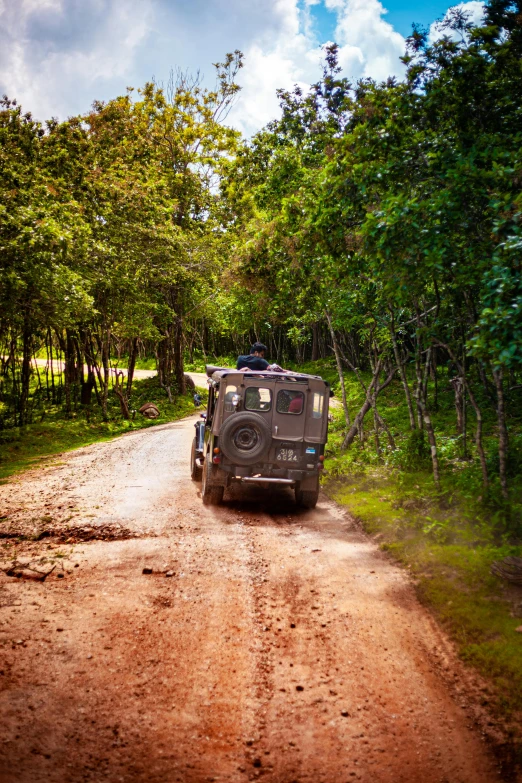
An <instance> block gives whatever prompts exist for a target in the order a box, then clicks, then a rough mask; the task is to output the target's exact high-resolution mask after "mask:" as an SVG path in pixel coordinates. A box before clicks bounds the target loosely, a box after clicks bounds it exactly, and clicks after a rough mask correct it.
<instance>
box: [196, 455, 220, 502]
mask: <svg viewBox="0 0 522 783" xmlns="http://www.w3.org/2000/svg"><path fill="white" fill-rule="evenodd" d="M213 467H214V466H213V465H212V462H211V461H210V459H209V458H208V457H206V458H205V461H204V463H203V477H202V484H201V498H202V500H203V505H205V506H219V505H220V503H221V502H222V500H223V493H224V491H225V488H224V487H223V486H217V485H216V484H213V483H212V478H213V476H212V472H213Z"/></svg>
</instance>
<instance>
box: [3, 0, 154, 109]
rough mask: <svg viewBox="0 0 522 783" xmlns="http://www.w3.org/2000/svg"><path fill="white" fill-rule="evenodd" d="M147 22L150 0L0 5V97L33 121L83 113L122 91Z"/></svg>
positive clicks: (8, 0) (7, 0) (32, 0)
mask: <svg viewBox="0 0 522 783" xmlns="http://www.w3.org/2000/svg"><path fill="white" fill-rule="evenodd" d="M151 18H152V2H151V0H91V2H90V3H86V2H81V0H22V2H21V3H17V2H16V0H4V5H3V7H0V24H1V26H2V28H3V35H4V41H5V42H6V44H5V45H4V46H3V47H2V53H0V86H1V88H2V92H6V93H7V94H8V95H9V97H11V98H15V97H16V98H17V99H18V100H19V101H20V102H22V104H23V106H24V109H26V110H30V111H32V113H33V114H34V115H35V116H36V117H38V118H39V119H45V118H48V117H50V116H52V115H57V116H60V117H61V118H62V119H63V118H64V116H68V115H72V114H75V113H79V112H84V111H86V110H87V109H88V108H89V106H90V104H91V103H92V100H93V99H94V98H97V97H102V98H103V97H109V96H107V93H106V90H107V88H109V89H111V88H112V91H113V92H112V95H116V94H119V93H121V92H123V91H124V84H122V81H124V80H125V77H126V75H127V74H128V73H129V71H130V70H131V69H132V67H133V65H134V59H135V55H136V52H137V50H138V48H139V47H140V45H141V44H142V43H143V42H144V40H145V39H146V37H147V34H148V32H149V29H150V21H151ZM120 85H121V87H123V89H121V87H120ZM100 93H102V94H100ZM103 93H105V94H103ZM87 95H88V96H89V98H88V99H87V100H86V96H87Z"/></svg>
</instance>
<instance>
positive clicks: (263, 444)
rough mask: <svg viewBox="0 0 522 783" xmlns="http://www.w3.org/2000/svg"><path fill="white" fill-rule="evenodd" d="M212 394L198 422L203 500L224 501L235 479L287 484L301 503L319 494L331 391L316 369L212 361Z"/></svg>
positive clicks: (196, 471)
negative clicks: (238, 365)
mask: <svg viewBox="0 0 522 783" xmlns="http://www.w3.org/2000/svg"><path fill="white" fill-rule="evenodd" d="M206 372H207V376H208V379H209V380H208V383H209V397H208V404H207V411H206V413H202V414H201V417H202V419H203V421H199V422H197V423H196V425H195V427H196V436H195V438H194V440H193V442H192V453H191V457H190V465H191V475H192V478H193V479H194V480H195V481H202V491H201V494H202V498H203V503H205V505H219V504H220V503H221V501H222V500H223V493H224V490H225V488H226V487H228V486H230V484H232V483H233V482H238V483H241V484H258V485H261V486H269V485H273V484H276V485H282V486H285V485H286V486H289V487H292V488H293V489H294V490H295V499H296V502H297V504H298V505H300V506H303V507H304V508H314V507H315V504H316V503H317V498H318V495H319V475H320V472H321V470H322V469H323V462H324V447H325V444H326V441H327V434H328V402H329V398H330V396H332V393H331V391H330V388H329V386H328V383H326V381H323V379H322V378H320V377H319V376H316V375H305V374H303V373H293V372H274V371H268V370H267V371H257V370H256V371H247V370H233V369H227V368H223V367H212V366H207V368H206Z"/></svg>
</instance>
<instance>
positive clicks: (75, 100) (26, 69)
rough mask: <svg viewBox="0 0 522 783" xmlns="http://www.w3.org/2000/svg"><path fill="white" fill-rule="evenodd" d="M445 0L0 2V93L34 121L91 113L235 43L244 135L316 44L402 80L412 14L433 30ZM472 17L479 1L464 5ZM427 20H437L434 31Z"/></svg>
mask: <svg viewBox="0 0 522 783" xmlns="http://www.w3.org/2000/svg"><path fill="white" fill-rule="evenodd" d="M450 4H451V2H448V0H426V2H425V3H418V2H417V3H416V2H414V0H382V2H381V1H380V0H257V2H256V0H190V1H189V2H187V0H0V30H2V46H1V48H0V94H4V93H5V94H7V95H8V96H9V97H10V98H16V99H17V100H18V101H19V102H20V103H22V105H23V108H24V110H25V111H31V112H32V113H33V116H35V117H36V118H37V119H39V120H42V121H43V120H45V119H49V118H50V117H58V118H59V119H66V118H67V117H68V116H72V115H75V114H79V113H84V112H87V111H88V110H89V108H90V106H91V105H92V102H93V101H94V100H109V99H111V98H114V97H116V96H117V95H121V94H124V93H125V90H126V88H127V87H128V86H132V87H135V88H138V87H140V86H142V85H143V84H145V82H146V81H150V80H151V79H152V78H154V79H155V80H156V81H158V82H166V81H167V80H168V77H169V73H170V71H171V69H173V68H174V69H176V68H181V69H182V70H189V71H191V72H196V71H198V70H199V71H200V72H201V74H202V76H203V79H204V83H206V84H208V86H211V85H212V84H213V76H214V69H213V67H212V63H213V62H216V61H221V60H222V59H223V58H224V55H225V53H226V52H229V51H233V50H235V49H241V51H243V53H244V55H245V67H244V68H243V70H242V71H241V73H240V78H239V82H240V84H241V86H242V91H241V93H240V96H239V99H238V102H237V104H236V106H235V107H234V109H233V111H232V113H231V115H230V117H229V122H230V123H231V124H233V125H234V126H235V127H237V128H239V130H241V131H242V132H243V133H245V134H246V135H250V134H252V133H254V132H255V131H256V130H258V129H259V128H261V127H262V126H263V125H265V124H266V123H267V122H268V121H269V120H270V119H272V118H274V117H275V116H277V113H278V102H277V98H276V89H277V88H280V87H282V88H285V89H289V88H291V87H292V86H293V85H294V84H300V85H301V86H306V85H308V84H310V83H312V82H314V81H316V80H317V78H318V77H319V76H320V73H321V61H322V56H323V53H322V49H321V47H322V45H323V44H324V43H326V42H328V41H336V42H337V43H338V44H339V46H340V64H341V65H342V67H343V74H344V75H345V76H347V77H349V78H351V79H354V80H356V79H358V78H361V77H366V76H371V77H373V78H375V79H377V80H381V79H385V78H387V77H388V76H389V75H395V76H397V77H398V78H401V76H402V74H403V72H404V69H403V66H402V64H401V62H400V59H399V58H400V56H401V55H402V54H403V52H404V46H405V37H406V36H407V35H408V34H409V33H410V32H411V26H412V23H413V22H415V23H418V24H420V25H422V26H424V27H427V28H429V27H430V26H432V25H433V23H434V22H435V21H436V20H437V19H440V18H442V17H443V16H444V14H445V13H446V11H447V9H448V7H449V5H450ZM460 5H462V6H464V7H465V8H466V9H467V10H469V11H470V13H471V15H472V18H473V19H475V20H478V19H479V18H480V15H481V11H482V4H481V3H480V2H479V1H478V0H471V1H470V2H465V3H461V4H460ZM433 33H434V28H433V27H432V34H433Z"/></svg>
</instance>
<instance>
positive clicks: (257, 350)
mask: <svg viewBox="0 0 522 783" xmlns="http://www.w3.org/2000/svg"><path fill="white" fill-rule="evenodd" d="M261 351H268V348H267V347H266V345H263V343H254V345H253V346H252V347H251V349H250V353H251V354H252V353H261Z"/></svg>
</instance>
